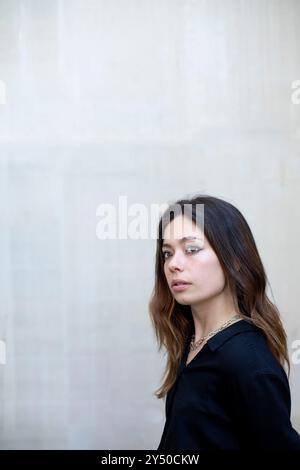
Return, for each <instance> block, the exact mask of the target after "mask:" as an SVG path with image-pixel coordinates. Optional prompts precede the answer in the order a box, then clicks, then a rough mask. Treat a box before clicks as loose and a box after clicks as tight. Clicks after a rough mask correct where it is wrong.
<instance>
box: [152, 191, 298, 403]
mask: <svg viewBox="0 0 300 470" xmlns="http://www.w3.org/2000/svg"><path fill="white" fill-rule="evenodd" d="M198 204H204V206H203V207H204V235H205V236H206V238H207V240H208V241H209V243H210V245H211V247H212V249H213V250H214V251H215V253H216V255H217V257H218V259H219V262H220V264H221V267H222V269H223V272H224V276H225V279H226V283H228V285H229V288H230V290H231V292H232V294H233V298H234V301H235V304H236V306H237V309H238V312H239V313H240V314H241V315H242V317H243V318H244V319H245V320H246V321H248V322H250V323H253V324H254V325H256V326H257V327H258V328H260V329H261V330H262V332H263V334H264V335H265V337H266V340H267V343H268V345H269V348H270V350H271V351H272V353H273V355H274V356H275V357H276V359H277V360H278V361H279V363H280V364H281V365H282V366H284V365H285V363H286V364H287V366H288V375H290V362H289V357H288V350H287V337H286V333H285V330H284V328H283V325H282V322H281V319H280V313H279V311H278V309H277V307H276V306H275V304H274V303H272V302H271V301H270V299H269V298H268V296H267V294H266V284H267V282H268V281H267V276H266V273H265V270H264V266H263V264H262V261H261V258H260V256H259V253H258V250H257V247H256V243H255V240H254V238H253V235H252V232H251V230H250V227H249V225H248V223H247V222H246V220H245V218H244V217H243V215H242V214H241V212H240V211H239V210H238V209H237V208H236V207H234V206H233V205H232V204H231V203H229V202H227V201H225V200H222V199H219V198H217V197H213V196H209V195H196V196H194V197H192V198H187V199H180V200H177V201H176V202H175V203H173V204H171V205H169V206H168V208H167V209H166V210H165V212H164V213H163V214H162V216H161V217H160V220H159V224H158V235H157V245H156V260H155V283H154V287H153V291H152V294H151V298H150V302H149V310H150V319H151V322H152V325H153V327H154V331H155V335H156V339H157V341H158V351H160V350H161V348H162V346H164V348H165V349H166V351H167V364H166V368H165V371H164V374H163V377H165V379H164V381H163V383H162V385H161V386H160V388H159V389H158V390H156V392H155V396H156V397H157V398H163V397H164V396H165V395H166V394H167V392H168V391H169V389H170V388H171V387H172V385H173V384H174V382H175V380H176V375H177V369H178V366H179V364H180V360H181V357H182V354H183V351H184V347H185V344H186V340H187V338H188V337H189V335H190V334H191V332H192V331H193V327H194V324H193V317H192V314H191V307H190V305H181V304H179V303H178V302H176V301H175V299H174V297H173V296H172V293H171V291H170V289H169V286H168V283H167V280H166V277H165V273H164V257H163V253H162V243H163V232H164V229H165V227H166V225H167V223H169V222H171V221H172V220H173V219H174V217H176V215H178V207H179V208H181V210H182V214H184V215H187V213H186V210H185V207H187V206H185V205H188V207H192V210H191V212H190V215H189V214H188V215H189V216H190V217H191V219H192V220H193V221H194V222H195V223H197V221H198V224H199V218H198V215H197V214H198V212H197V205H198ZM198 207H199V206H198ZM166 221H167V222H166Z"/></svg>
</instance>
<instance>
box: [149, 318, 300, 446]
mask: <svg viewBox="0 0 300 470" xmlns="http://www.w3.org/2000/svg"><path fill="white" fill-rule="evenodd" d="M190 340H191V337H189V338H188V340H187V343H186V347H185V350H184V353H183V356H182V359H181V363H180V366H179V368H178V372H177V378H176V382H175V383H174V385H173V386H172V388H171V389H170V390H169V392H168V394H167V398H166V404H165V407H166V408H165V410H166V411H165V413H166V422H165V426H164V430H163V434H162V436H161V440H160V443H159V446H158V449H157V450H159V451H164V450H209V449H228V450H229V449H230V450H234V449H236V450H243V449H251V450H254V449H287V450H299V451H300V436H299V434H298V433H297V431H296V430H295V429H294V428H293V427H292V424H291V422H290V413H291V397H290V388H289V383H288V378H287V375H286V373H285V371H284V369H283V368H282V366H281V365H280V364H279V362H278V361H277V359H276V358H275V356H274V355H273V354H272V352H271V350H270V349H269V347H268V344H267V341H266V339H265V336H264V335H263V333H262V332H261V330H260V329H259V328H257V327H256V326H254V325H252V324H250V323H249V322H248V321H246V320H240V321H238V322H236V323H234V324H232V325H230V326H228V327H227V328H225V329H224V330H222V331H220V332H218V333H216V334H215V335H214V336H213V337H212V338H210V339H209V340H208V341H207V343H206V344H205V345H204V346H203V347H202V349H201V350H200V351H199V352H198V354H197V355H196V356H195V357H194V358H193V359H192V360H191V361H190V362H189V364H188V365H186V360H187V356H188V352H189V342H190Z"/></svg>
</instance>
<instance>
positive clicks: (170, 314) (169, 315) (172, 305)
mask: <svg viewBox="0 0 300 470" xmlns="http://www.w3.org/2000/svg"><path fill="white" fill-rule="evenodd" d="M174 307H175V299H174V297H172V303H171V307H170V309H169V313H168V320H170V318H171V316H172V313H173V311H174Z"/></svg>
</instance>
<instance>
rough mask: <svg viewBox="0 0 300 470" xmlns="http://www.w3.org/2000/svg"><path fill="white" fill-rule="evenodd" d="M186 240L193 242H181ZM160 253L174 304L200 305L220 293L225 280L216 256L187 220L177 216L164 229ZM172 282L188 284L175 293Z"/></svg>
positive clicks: (199, 230)
mask: <svg viewBox="0 0 300 470" xmlns="http://www.w3.org/2000/svg"><path fill="white" fill-rule="evenodd" d="M190 236H193V237H197V239H195V240H186V241H182V240H181V239H182V238H183V237H190ZM166 244H167V245H166ZM162 252H163V257H164V259H165V261H164V272H165V276H166V279H167V282H168V285H169V288H170V290H171V292H172V295H173V297H174V298H175V300H176V301H177V302H178V303H180V304H184V305H193V304H197V303H199V302H200V303H201V302H202V301H206V300H208V299H210V298H212V297H214V296H216V295H218V294H219V293H220V292H222V290H223V289H224V287H225V276H224V273H223V270H222V268H221V265H220V263H219V260H218V258H217V255H216V253H215V252H214V250H213V249H212V248H211V246H210V244H209V242H208V240H207V238H206V237H205V235H204V234H203V232H202V230H201V229H200V228H199V227H198V226H197V225H196V224H195V223H194V222H193V221H192V220H191V219H190V218H189V217H186V216H177V217H175V218H174V219H173V220H172V222H170V223H169V224H168V225H167V226H166V228H165V230H164V233H163V246H162ZM176 279H181V280H183V281H186V282H188V283H190V284H189V285H187V286H186V287H179V288H177V289H176V286H172V281H174V280H176Z"/></svg>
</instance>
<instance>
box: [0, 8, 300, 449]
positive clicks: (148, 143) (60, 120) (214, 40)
mask: <svg viewBox="0 0 300 470" xmlns="http://www.w3.org/2000/svg"><path fill="white" fill-rule="evenodd" d="M299 22H300V3H299V2H298V1H297V0H294V1H293V0H285V1H277V0H248V1H246V0H245V1H240V0H227V1H226V2H225V1H223V0H212V1H209V2H208V1H201V0H199V1H196V0H195V1H192V0H112V1H104V0H103V1H101V0H99V1H92V0H89V1H86V0H72V1H70V0H65V1H63V0H56V1H55V0H23V1H16V0H1V1H0V79H1V80H2V82H3V83H4V84H5V86H6V102H5V103H3V104H0V152H1V154H0V155H1V157H0V224H1V230H0V259H1V263H0V295H1V298H0V300H1V304H0V305H1V312H0V339H2V340H5V342H6V346H7V363H6V365H0V448H2V449H16V448H22V449H30V448H35V449H45V448H53V449H54V448H57V449H59V448H65V449H83V448H85V449H91V448H96V449H97V448H98V449H118V448H122V449H155V448H156V447H157V445H158V442H159V440H160V436H161V432H162V428H163V424H164V419H165V417H164V402H163V401H162V400H157V399H156V398H155V397H154V395H153V392H154V390H156V389H157V388H158V386H159V384H160V380H161V376H162V373H163V366H164V361H165V358H164V355H163V354H161V353H160V354H158V352H157V346H156V343H155V338H154V334H153V332H152V330H151V324H150V320H149V317H148V300H149V296H150V293H151V290H152V285H153V274H154V248H155V241H154V240H138V241H134V240H106V241H103V240H99V239H98V238H97V236H96V232H95V230H96V225H97V217H96V209H97V207H98V206H99V204H101V203H104V202H106V203H112V204H116V205H117V204H118V197H119V195H126V196H127V197H128V203H129V204H132V203H144V204H146V205H148V206H149V205H150V204H151V203H159V204H161V203H164V202H169V201H171V200H173V199H175V198H177V197H180V196H182V195H186V194H190V193H195V192H198V191H203V192H206V193H208V194H214V195H216V196H219V197H224V198H226V199H227V200H229V201H231V202H232V203H234V204H235V205H237V206H238V207H239V208H240V210H241V211H242V212H243V213H244V215H245V217H246V218H247V220H248V222H249V224H250V226H251V228H252V230H253V233H254V236H255V238H256V241H257V244H258V247H259V250H260V252H261V255H262V258H263V262H264V263H265V266H266V269H267V273H268V276H269V280H270V283H271V286H272V292H273V294H274V300H275V301H276V303H277V305H278V307H279V308H280V310H281V313H282V317H283V321H284V325H285V327H286V330H287V333H288V345H289V351H290V354H292V349H291V348H292V342H293V341H294V340H296V339H300V321H299V307H298V305H299V302H298V292H299V287H298V286H299V261H300V257H299V235H300V233H299V232H300V223H299V208H298V204H297V203H298V201H299V200H300V197H299V196H300V194H299V192H300V185H299V180H300V145H299V141H300V105H296V104H293V103H292V101H291V84H292V82H293V81H294V80H297V79H300V54H299V44H300V28H299ZM299 372H300V364H292V372H291V382H290V383H291V391H292V420H293V424H294V426H295V427H296V428H297V430H298V431H300V373H299Z"/></svg>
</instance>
